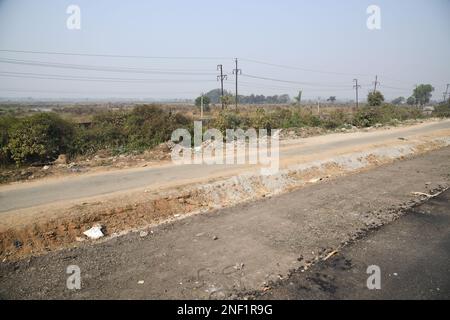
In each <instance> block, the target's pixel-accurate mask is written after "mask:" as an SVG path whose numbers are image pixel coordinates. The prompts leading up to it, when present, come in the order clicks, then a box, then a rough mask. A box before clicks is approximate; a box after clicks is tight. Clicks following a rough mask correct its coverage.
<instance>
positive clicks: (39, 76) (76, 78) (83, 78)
mask: <svg viewBox="0 0 450 320" xmlns="http://www.w3.org/2000/svg"><path fill="white" fill-rule="evenodd" d="M0 75H1V76H5V77H13V78H31V79H43V80H46V79H50V80H71V81H98V82H129V83H136V82H137V83H140V82H142V83H145V82H156V83H161V82H214V80H199V79H183V80H178V79H145V78H114V77H112V78H106V77H89V76H64V75H56V74H41V73H30V72H6V71H0Z"/></svg>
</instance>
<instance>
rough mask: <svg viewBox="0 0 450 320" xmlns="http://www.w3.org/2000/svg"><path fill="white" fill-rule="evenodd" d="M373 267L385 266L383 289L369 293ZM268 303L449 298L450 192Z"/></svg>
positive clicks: (301, 276) (287, 285)
mask: <svg viewBox="0 0 450 320" xmlns="http://www.w3.org/2000/svg"><path fill="white" fill-rule="evenodd" d="M370 265H377V266H379V267H380V271H381V289H380V290H368V289H367V286H366V281H367V277H368V276H369V275H368V274H366V271H367V268H368V266H370ZM263 298H264V299H267V298H271V299H446V300H448V299H450V190H448V191H446V192H445V193H443V194H441V195H440V196H439V197H437V198H434V199H432V200H430V201H428V202H426V203H425V204H422V205H420V206H418V207H415V208H413V209H412V210H410V211H409V212H408V214H407V215H406V216H404V217H402V218H400V219H399V220H397V221H395V222H393V223H392V224H390V225H387V226H385V227H383V228H381V229H380V230H378V231H375V232H373V233H371V234H370V235H369V236H368V237H366V238H365V239H362V240H360V241H358V242H357V243H355V244H354V245H351V246H349V247H347V248H345V249H344V250H343V251H342V252H341V253H339V254H337V255H336V256H334V257H332V258H331V259H329V260H327V261H326V262H322V263H320V264H318V265H316V266H314V267H313V268H311V269H310V270H308V271H307V272H303V273H301V272H297V273H295V274H294V275H292V277H291V278H290V279H288V280H286V281H284V282H282V283H281V284H279V285H278V287H276V288H275V289H274V290H272V291H271V292H269V293H268V294H266V295H264V296H263Z"/></svg>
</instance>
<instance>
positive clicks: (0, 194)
mask: <svg viewBox="0 0 450 320" xmlns="http://www.w3.org/2000/svg"><path fill="white" fill-rule="evenodd" d="M443 129H450V121H441V122H437V123H430V124H422V125H419V126H412V127H405V128H398V129H392V130H379V131H373V132H366V133H361V132H357V133H348V134H333V135H327V136H319V137H312V138H308V139H301V140H300V142H299V143H298V144H295V145H289V146H286V147H283V148H282V149H281V150H280V161H283V160H286V159H290V158H292V157H301V156H308V157H310V158H311V157H314V156H315V155H317V156H319V155H320V154H324V153H330V152H331V153H332V152H339V151H340V150H342V149H343V148H358V147H362V146H365V145H369V144H372V145H374V144H380V143H386V142H387V141H388V140H389V139H393V140H396V139H398V138H400V137H403V138H408V137H410V136H413V135H418V134H420V135H426V134H429V133H433V132H436V131H438V130H443ZM398 142H400V141H398ZM252 168H253V169H254V167H251V166H249V165H247V166H245V165H241V166H237V165H233V166H225V165H214V166H208V165H180V166H174V165H169V166H161V167H153V168H140V169H131V170H120V171H115V172H105V173H101V174H93V175H81V176H77V177H64V178H60V179H57V180H50V181H47V182H39V181H36V182H30V183H24V184H18V185H12V186H0V212H7V211H12V210H15V209H22V208H30V207H34V206H38V205H43V204H51V203H55V202H60V201H65V200H74V199H82V198H85V197H93V196H100V195H107V194H111V193H114V192H118V191H125V190H132V189H137V188H156V187H161V186H163V185H167V184H171V183H173V182H174V181H176V182H177V183H179V184H183V183H187V182H189V181H191V180H192V179H199V178H202V179H205V180H206V179H208V178H211V177H214V176H222V177H225V176H230V175H232V174H236V171H237V170H242V169H248V170H250V169H252Z"/></svg>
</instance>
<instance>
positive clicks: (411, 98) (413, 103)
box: [406, 96, 416, 106]
mask: <svg viewBox="0 0 450 320" xmlns="http://www.w3.org/2000/svg"><path fill="white" fill-rule="evenodd" d="M406 103H407V104H408V105H410V106H413V105H415V104H416V98H414V97H413V96H411V97H409V98H408V99H406Z"/></svg>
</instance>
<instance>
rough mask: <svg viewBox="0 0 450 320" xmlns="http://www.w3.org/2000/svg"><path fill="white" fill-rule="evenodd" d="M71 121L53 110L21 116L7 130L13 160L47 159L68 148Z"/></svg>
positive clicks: (69, 150)
mask: <svg viewBox="0 0 450 320" xmlns="http://www.w3.org/2000/svg"><path fill="white" fill-rule="evenodd" d="M73 136H74V127H73V124H72V123H70V122H67V121H65V120H63V119H61V118H60V117H59V116H57V115H56V114H53V113H38V114H35V115H32V116H30V117H27V118H23V119H21V120H20V121H18V122H17V123H16V124H14V125H13V126H12V127H11V128H10V130H9V141H8V145H7V150H8V152H9V153H10V154H11V158H12V159H13V160H14V161H15V162H16V164H18V165H19V164H23V163H26V162H48V161H51V160H54V159H56V158H57V157H58V155H59V154H61V153H68V152H71V149H72V141H73Z"/></svg>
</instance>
